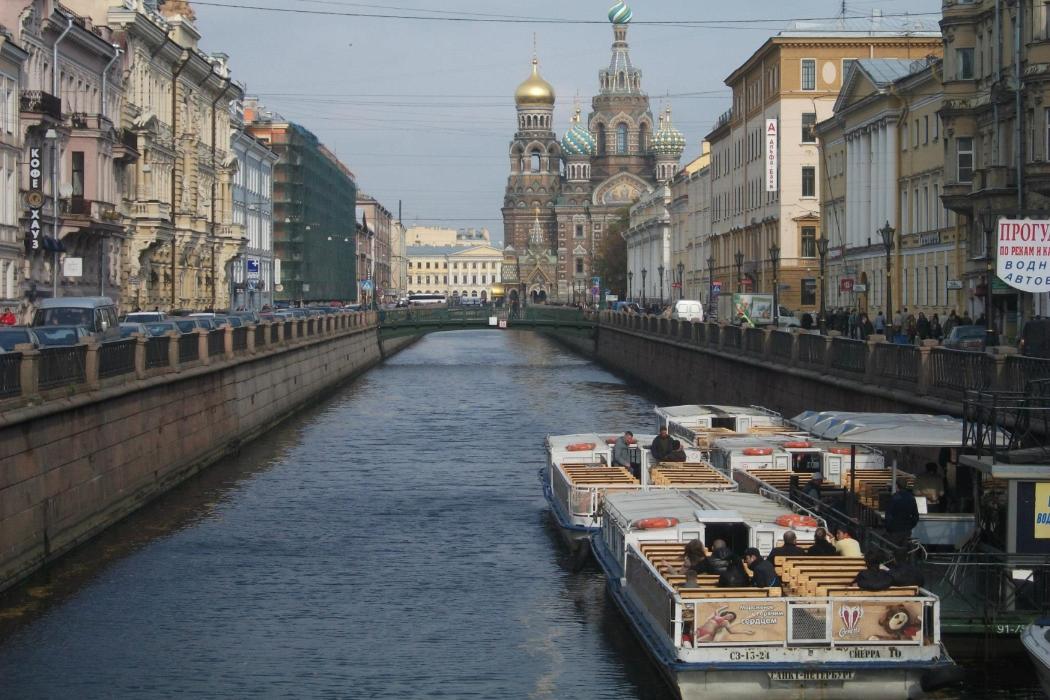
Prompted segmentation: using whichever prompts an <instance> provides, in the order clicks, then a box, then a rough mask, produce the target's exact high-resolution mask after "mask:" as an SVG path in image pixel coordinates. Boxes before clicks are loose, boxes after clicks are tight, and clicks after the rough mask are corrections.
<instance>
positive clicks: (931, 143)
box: [817, 59, 966, 318]
mask: <svg viewBox="0 0 1050 700" xmlns="http://www.w3.org/2000/svg"><path fill="white" fill-rule="evenodd" d="M941 73H942V64H941V61H940V60H933V59H931V60H922V61H907V60H899V59H862V60H859V61H857V62H856V63H854V64H853V68H852V70H851V72H850V73H849V75H847V76H846V79H845V84H844V85H843V88H842V91H841V93H840V95H839V98H838V100H837V102H836V104H835V115H834V116H833V117H832V118H831V119H829V120H827V121H825V122H821V123H820V124H818V125H817V134H818V136H819V139H820V144H821V155H822V157H821V160H822V162H823V163H825V164H826V174H825V184H824V187H822V188H821V211H822V219H823V235H825V236H827V239H828V254H827V258H826V279H825V291H826V294H827V297H826V304H827V306H829V307H831V308H851V309H852V308H856V309H859V310H861V311H863V312H866V313H868V314H869V316H871V317H872V318H874V317H875V316H876V314H877V313H878V312H879V311H882V312H886V311H887V307H886V303H887V293H886V292H887V289H889V288H891V285H892V295H891V296H892V302H893V309H891V310H889V311H890V313H891V316H892V315H893V313H894V312H896V311H898V310H902V309H904V308H907V309H908V311H909V312H910V313H913V314H917V313H918V312H919V311H922V312H924V313H925V314H926V315H927V316H931V315H932V314H935V313H936V314H939V315H940V316H941V317H942V318H943V317H944V316H945V315H946V314H947V313H948V312H949V311H951V310H952V309H954V310H956V311H957V312H959V313H961V312H962V311H964V310H965V306H966V303H965V302H966V300H965V295H964V293H963V291H962V290H961V289H953V287H956V286H961V285H957V284H955V283H953V281H955V282H957V281H959V280H961V278H962V262H963V255H964V252H965V228H964V227H958V226H957V223H958V219H957V216H956V215H955V214H954V213H953V212H951V211H950V210H948V209H946V208H945V207H944V205H943V203H942V202H941V197H940V195H941V192H942V188H943V186H944V143H943V141H944V136H943V134H942V131H941V128H940V119H939V117H938V111H939V110H940V109H941V107H942V105H943V91H942V87H941V81H940V75H941ZM887 225H888V226H889V227H890V228H891V229H893V233H892V239H891V240H892V244H893V245H892V251H891V252H890V255H889V266H888V272H889V274H888V275H887V251H886V247H885V243H884V240H883V238H882V235H881V234H880V229H883V228H884V227H886V226H887Z"/></svg>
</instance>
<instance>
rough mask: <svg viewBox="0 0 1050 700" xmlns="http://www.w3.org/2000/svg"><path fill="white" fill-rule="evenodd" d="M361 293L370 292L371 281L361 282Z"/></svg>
mask: <svg viewBox="0 0 1050 700" xmlns="http://www.w3.org/2000/svg"><path fill="white" fill-rule="evenodd" d="M361 291H363V292H370V291H372V280H361Z"/></svg>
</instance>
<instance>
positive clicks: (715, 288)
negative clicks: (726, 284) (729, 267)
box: [711, 282, 722, 294]
mask: <svg viewBox="0 0 1050 700" xmlns="http://www.w3.org/2000/svg"><path fill="white" fill-rule="evenodd" d="M711 291H712V292H714V293H715V294H719V293H721V291H722V283H721V282H712V283H711Z"/></svg>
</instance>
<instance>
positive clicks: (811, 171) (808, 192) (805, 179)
mask: <svg viewBox="0 0 1050 700" xmlns="http://www.w3.org/2000/svg"><path fill="white" fill-rule="evenodd" d="M802 196H803V197H816V196H817V169H816V168H815V167H813V166H812V165H804V166H802Z"/></svg>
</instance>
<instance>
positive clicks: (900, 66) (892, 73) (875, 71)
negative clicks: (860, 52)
mask: <svg viewBox="0 0 1050 700" xmlns="http://www.w3.org/2000/svg"><path fill="white" fill-rule="evenodd" d="M915 63H916V62H915V61H913V60H910V59H903V58H862V59H860V60H858V61H857V62H856V63H854V64H853V65H854V66H856V67H857V69H858V70H863V71H864V72H865V73H866V74H867V75H868V77H869V78H870V79H871V82H872V83H874V84H875V86H876V87H880V88H881V87H886V86H887V85H889V84H890V83H893V82H895V81H897V80H900V79H901V78H903V77H905V76H907V75H911V74H912V73H914V72H915ZM919 64H920V66H921V68H920V70H921V69H924V68H926V64H925V63H923V62H919Z"/></svg>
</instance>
